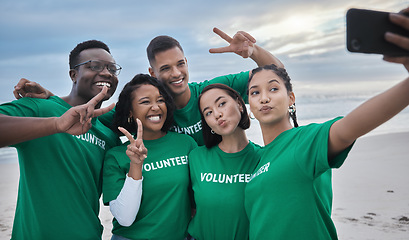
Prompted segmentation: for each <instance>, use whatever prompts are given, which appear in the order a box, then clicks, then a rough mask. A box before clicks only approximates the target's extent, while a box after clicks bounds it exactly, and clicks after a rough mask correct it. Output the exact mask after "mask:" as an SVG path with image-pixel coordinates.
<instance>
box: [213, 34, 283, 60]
mask: <svg viewBox="0 0 409 240" xmlns="http://www.w3.org/2000/svg"><path fill="white" fill-rule="evenodd" d="M213 32H214V33H216V34H217V35H219V36H220V37H221V38H223V39H224V40H226V42H228V43H229V46H226V47H219V48H211V49H210V50H209V52H210V53H226V52H234V53H236V54H237V55H239V56H242V57H243V58H248V57H250V58H251V59H253V60H254V61H255V62H256V64H257V66H264V65H269V64H275V65H277V66H278V67H282V68H284V65H283V63H282V62H281V61H280V60H279V59H278V58H276V57H275V56H274V55H273V54H271V53H270V52H269V51H267V50H265V49H263V48H262V47H260V46H258V45H256V39H255V38H254V37H253V36H251V35H250V34H249V33H247V32H244V31H238V32H237V33H236V34H235V35H234V36H233V38H231V37H230V36H229V35H227V34H226V33H225V32H223V31H222V30H220V29H218V28H213Z"/></svg>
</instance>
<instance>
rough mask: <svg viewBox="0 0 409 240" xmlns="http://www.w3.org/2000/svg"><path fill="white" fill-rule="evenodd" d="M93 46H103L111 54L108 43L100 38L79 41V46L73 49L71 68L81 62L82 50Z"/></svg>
mask: <svg viewBox="0 0 409 240" xmlns="http://www.w3.org/2000/svg"><path fill="white" fill-rule="evenodd" d="M91 48H101V49H104V50H105V51H107V52H108V53H109V54H111V52H110V50H109V47H108V45H106V44H105V43H103V42H101V41H98V40H88V41H85V42H82V43H78V44H77V46H76V47H75V48H74V49H73V50H71V52H70V56H69V65H70V69H73V68H74V66H75V65H77V64H79V55H80V53H81V52H82V51H84V50H87V49H91Z"/></svg>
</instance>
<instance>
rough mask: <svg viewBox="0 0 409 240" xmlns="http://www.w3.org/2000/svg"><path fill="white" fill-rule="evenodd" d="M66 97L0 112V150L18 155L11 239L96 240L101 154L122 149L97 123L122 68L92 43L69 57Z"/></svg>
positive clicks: (8, 107)
mask: <svg viewBox="0 0 409 240" xmlns="http://www.w3.org/2000/svg"><path fill="white" fill-rule="evenodd" d="M69 65H70V71H69V75H70V78H71V80H72V89H71V92H70V93H69V95H67V96H65V97H61V98H60V97H57V96H52V97H50V98H48V99H34V98H21V99H19V100H16V101H13V102H9V103H5V104H2V105H0V132H1V134H0V147H4V146H13V147H15V148H16V149H17V151H18V156H19V166H20V183H19V189H18V200H17V206H16V213H15V217H14V223H13V231H12V236H11V239H101V235H102V230H103V228H102V225H101V223H100V220H99V218H98V214H99V197H100V195H101V186H102V185H101V180H102V178H101V169H102V163H103V159H104V155H105V152H106V151H107V150H108V149H110V148H111V147H113V146H116V145H117V144H118V143H119V139H118V138H117V136H116V135H115V134H114V133H113V132H112V131H111V130H110V129H108V128H107V127H106V126H104V125H103V124H102V123H101V122H99V120H97V119H95V118H94V119H92V117H97V116H99V115H101V114H103V113H106V112H108V111H110V110H111V109H112V108H113V106H110V107H107V108H100V107H101V103H102V101H105V100H107V99H109V98H110V97H111V96H112V95H113V94H114V92H115V90H116V87H117V84H118V78H117V75H118V74H119V72H120V70H121V67H120V66H119V65H118V64H116V63H115V60H114V59H113V57H112V55H111V54H110V50H109V48H108V46H107V45H106V44H105V43H103V42H100V41H96V40H90V41H86V42H83V43H80V44H78V45H77V46H76V47H75V48H74V49H73V50H72V51H71V53H70V58H69Z"/></svg>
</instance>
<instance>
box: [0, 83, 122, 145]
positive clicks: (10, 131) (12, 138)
mask: <svg viewBox="0 0 409 240" xmlns="http://www.w3.org/2000/svg"><path fill="white" fill-rule="evenodd" d="M106 92H107V88H106V87H104V88H103V90H102V91H101V92H100V93H98V94H97V95H96V96H95V97H94V98H92V99H91V100H90V101H89V102H88V103H86V104H83V105H79V106H76V107H72V108H70V109H69V110H68V111H67V112H65V113H64V114H63V115H62V116H61V117H50V118H36V117H12V116H6V115H3V114H0V132H1V134H0V147H5V146H10V145H13V144H17V143H21V142H25V141H29V140H32V139H36V138H40V137H44V136H48V135H52V134H55V133H62V132H65V133H69V134H73V135H80V134H83V133H86V132H87V131H88V130H89V129H90V128H91V127H92V124H91V119H92V118H93V117H98V116H100V115H102V114H104V113H106V112H108V111H110V110H112V109H113V107H114V105H113V104H112V105H111V106H109V107H106V108H101V109H95V106H96V105H97V104H98V103H99V102H100V101H101V100H102V99H103V98H104V96H105V95H106Z"/></svg>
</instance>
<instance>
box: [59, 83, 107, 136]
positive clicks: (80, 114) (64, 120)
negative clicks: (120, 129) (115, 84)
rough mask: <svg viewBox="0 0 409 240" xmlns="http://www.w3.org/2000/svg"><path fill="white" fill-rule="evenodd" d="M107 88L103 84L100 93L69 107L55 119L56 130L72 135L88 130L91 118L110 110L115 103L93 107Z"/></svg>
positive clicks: (102, 96)
mask: <svg viewBox="0 0 409 240" xmlns="http://www.w3.org/2000/svg"><path fill="white" fill-rule="evenodd" d="M107 91H108V88H107V87H106V86H104V87H103V88H102V90H101V92H100V93H98V94H97V95H96V96H95V97H93V98H92V99H91V100H89V101H88V102H87V103H86V104H83V105H78V106H75V107H72V108H70V109H69V110H68V111H67V112H65V113H64V114H63V115H62V116H61V117H59V118H57V119H56V123H55V125H56V129H57V132H65V133H69V134H72V135H80V134H84V133H86V132H88V130H89V129H90V128H91V127H92V124H91V120H92V118H94V117H98V116H100V115H102V114H104V113H107V112H109V111H111V110H112V109H113V108H114V106H115V104H114V103H113V104H111V105H110V106H108V107H105V108H100V109H95V106H96V105H98V103H99V102H100V101H101V100H102V99H104V97H105V95H106V94H107Z"/></svg>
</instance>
